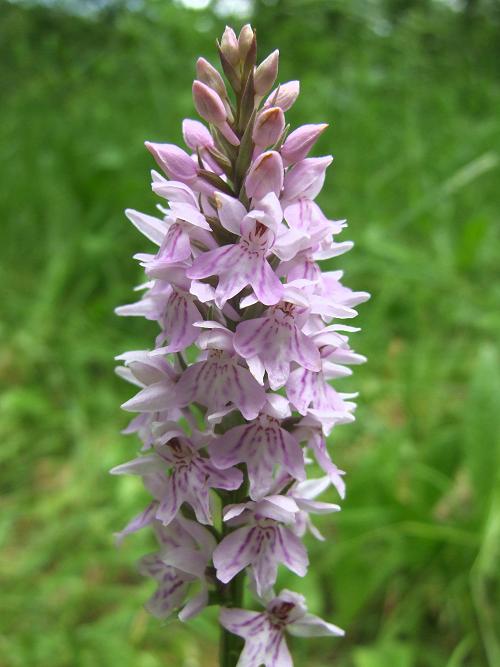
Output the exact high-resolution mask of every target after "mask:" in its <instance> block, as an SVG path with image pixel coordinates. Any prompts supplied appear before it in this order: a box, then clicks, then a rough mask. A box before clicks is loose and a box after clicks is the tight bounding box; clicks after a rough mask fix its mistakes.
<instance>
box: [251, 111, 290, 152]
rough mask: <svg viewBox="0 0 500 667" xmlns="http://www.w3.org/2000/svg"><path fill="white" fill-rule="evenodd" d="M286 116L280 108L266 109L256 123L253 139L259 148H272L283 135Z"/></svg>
mask: <svg viewBox="0 0 500 667" xmlns="http://www.w3.org/2000/svg"><path fill="white" fill-rule="evenodd" d="M284 129H285V114H284V113H283V111H282V110H281V109H280V108H279V107H271V108H270V109H264V111H262V112H261V113H260V114H259V115H258V116H257V120H256V121H255V126H254V128H253V134H252V138H253V140H254V143H255V144H256V145H257V146H261V147H263V148H265V147H266V146H272V145H273V144H275V143H276V142H277V141H278V139H279V138H280V137H281V135H282V134H283V130H284Z"/></svg>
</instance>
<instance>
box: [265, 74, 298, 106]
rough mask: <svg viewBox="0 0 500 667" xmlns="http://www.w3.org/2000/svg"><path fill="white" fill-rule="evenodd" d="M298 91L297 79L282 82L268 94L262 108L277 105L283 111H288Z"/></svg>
mask: <svg viewBox="0 0 500 667" xmlns="http://www.w3.org/2000/svg"><path fill="white" fill-rule="evenodd" d="M299 92H300V82H299V81H287V83H282V84H280V85H279V86H278V88H276V90H273V92H272V93H271V94H270V95H269V97H268V98H267V100H266V102H265V104H264V108H265V109H266V108H268V107H279V108H280V109H282V110H283V111H288V109H289V108H290V107H291V106H292V104H293V103H294V102H295V100H296V99H297V97H298V96H299Z"/></svg>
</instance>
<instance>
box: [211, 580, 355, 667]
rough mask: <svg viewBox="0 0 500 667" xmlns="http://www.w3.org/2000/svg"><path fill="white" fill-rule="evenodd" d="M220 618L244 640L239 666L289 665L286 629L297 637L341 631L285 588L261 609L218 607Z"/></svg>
mask: <svg viewBox="0 0 500 667" xmlns="http://www.w3.org/2000/svg"><path fill="white" fill-rule="evenodd" d="M220 622H221V623H222V625H223V626H224V627H225V628H226V629H227V630H229V632H232V633H233V634H235V635H239V636H240V637H243V639H244V640H245V648H244V649H243V653H242V654H241V656H240V660H239V663H238V665H241V667H260V665H264V666H265V667H292V665H293V663H292V658H291V656H290V652H289V650H288V647H287V645H286V641H285V632H289V633H290V634H292V635H295V636H297V637H321V636H332V637H342V636H343V635H344V631H343V630H341V629H340V628H338V627H337V626H336V625H333V624H332V623H327V622H326V621H323V620H322V619H321V618H318V616H314V615H313V614H309V613H307V607H306V604H305V598H304V597H303V596H302V595H299V594H298V593H292V592H291V591H288V590H283V591H281V593H280V594H279V595H278V596H276V597H274V598H272V599H271V600H269V602H268V603H267V605H266V608H265V611H263V612H255V611H246V610H244V609H221V612H220Z"/></svg>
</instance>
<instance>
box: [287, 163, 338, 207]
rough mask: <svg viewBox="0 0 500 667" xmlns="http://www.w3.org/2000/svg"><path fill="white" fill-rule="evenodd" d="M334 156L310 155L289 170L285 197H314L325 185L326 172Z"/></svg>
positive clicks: (290, 198)
mask: <svg viewBox="0 0 500 667" xmlns="http://www.w3.org/2000/svg"><path fill="white" fill-rule="evenodd" d="M332 161H333V157H332V156H331V155H326V156H324V157H308V158H306V159H305V160H301V161H300V162H297V164H296V165H295V166H294V167H293V169H290V171H287V173H286V177H285V187H284V190H283V199H284V200H286V201H290V200H293V199H298V198H299V197H307V198H308V199H314V198H315V197H316V195H317V194H318V193H319V191H320V190H321V188H322V187H323V183H324V181H325V172H326V169H327V167H329V166H330V165H331V163H332Z"/></svg>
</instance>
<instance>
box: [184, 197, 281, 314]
mask: <svg viewBox="0 0 500 667" xmlns="http://www.w3.org/2000/svg"><path fill="white" fill-rule="evenodd" d="M271 194H274V193H268V195H267V196H266V197H263V198H262V200H261V201H260V202H259V204H258V205H260V206H261V207H262V210H261V209H254V210H252V211H251V212H250V213H247V212H246V210H245V209H244V207H243V206H242V205H241V204H240V202H237V201H236V200H234V202H231V201H228V199H224V198H223V197H222V196H221V195H218V199H217V198H216V201H218V202H219V203H218V206H219V210H220V213H219V215H220V222H221V224H222V226H223V227H225V228H226V229H227V230H228V231H231V232H233V233H236V234H241V237H240V240H239V242H238V243H236V244H231V245H224V246H222V247H220V248H217V249H215V250H211V251H209V252H205V253H203V254H201V255H199V256H198V257H197V258H196V259H195V260H194V262H193V265H192V266H191V267H190V268H189V269H188V270H187V271H186V275H187V276H188V277H189V278H193V279H197V280H201V279H203V278H208V277H209V276H218V277H219V282H218V285H217V288H216V290H215V304H216V305H217V306H218V307H219V308H221V307H222V306H223V305H224V304H225V302H226V301H227V300H228V299H231V298H232V297H233V296H236V294H238V293H239V292H241V290H242V289H243V288H244V287H246V286H247V285H250V286H251V287H252V289H253V290H254V292H255V294H256V295H257V297H258V298H259V300H260V301H261V302H262V303H263V304H265V305H273V304H275V303H277V302H278V301H279V299H280V297H281V294H282V291H283V286H282V284H281V282H280V280H279V278H278V277H277V275H276V274H275V273H274V271H273V269H272V268H271V265H270V264H269V262H268V261H267V259H266V258H267V256H268V255H269V253H270V249H271V247H272V245H273V243H274V238H275V235H274V233H273V229H272V226H273V225H274V224H276V217H275V215H276V208H278V209H279V206H277V199H276V198H275V197H274V198H273V197H270V196H269V195H271ZM242 216H243V217H242ZM281 217H282V216H281ZM280 219H281V218H280Z"/></svg>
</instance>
